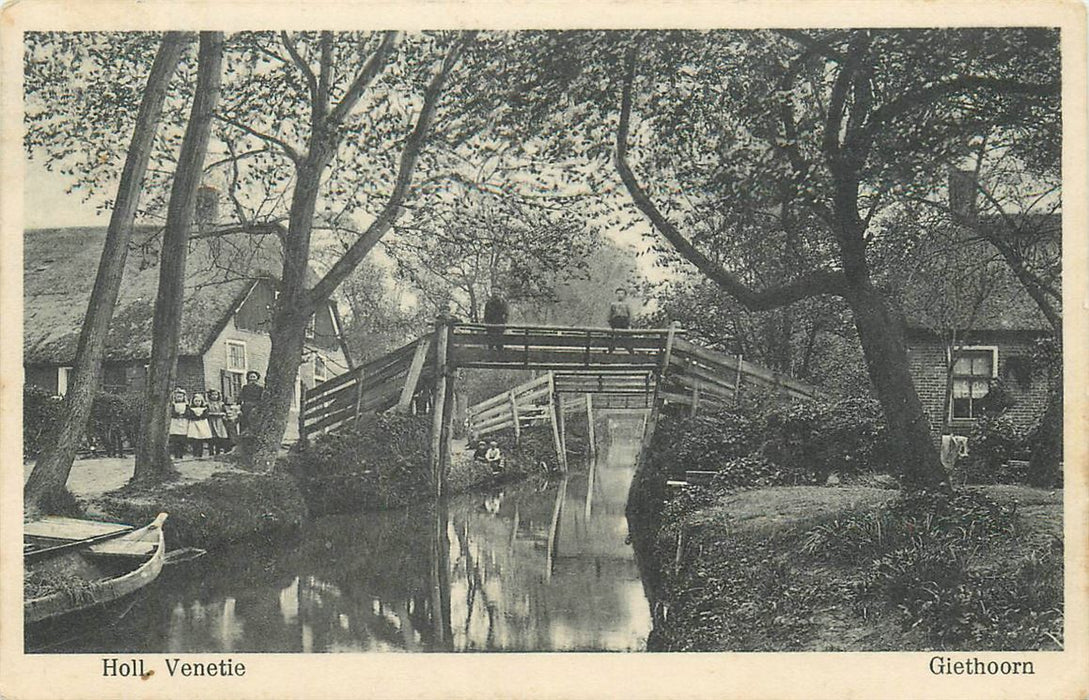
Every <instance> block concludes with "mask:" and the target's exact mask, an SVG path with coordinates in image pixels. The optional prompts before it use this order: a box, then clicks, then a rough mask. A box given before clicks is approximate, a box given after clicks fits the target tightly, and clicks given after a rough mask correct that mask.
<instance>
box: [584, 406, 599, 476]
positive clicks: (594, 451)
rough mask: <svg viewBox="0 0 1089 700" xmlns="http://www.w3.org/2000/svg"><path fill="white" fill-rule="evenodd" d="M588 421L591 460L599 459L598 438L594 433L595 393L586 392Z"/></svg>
mask: <svg viewBox="0 0 1089 700" xmlns="http://www.w3.org/2000/svg"><path fill="white" fill-rule="evenodd" d="M586 423H587V424H588V425H589V426H590V427H589V430H587V434H588V435H589V440H590V460H591V461H593V460H595V459H597V438H596V436H595V434H594V395H593V394H586Z"/></svg>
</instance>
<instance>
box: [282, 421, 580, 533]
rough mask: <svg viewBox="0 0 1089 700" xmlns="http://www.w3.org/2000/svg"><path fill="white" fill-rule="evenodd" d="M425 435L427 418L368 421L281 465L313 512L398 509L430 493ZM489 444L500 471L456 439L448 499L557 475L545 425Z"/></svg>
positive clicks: (428, 425) (325, 438)
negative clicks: (498, 453) (500, 459)
mask: <svg viewBox="0 0 1089 700" xmlns="http://www.w3.org/2000/svg"><path fill="white" fill-rule="evenodd" d="M430 435H431V418H430V416H398V415H377V416H368V417H365V418H363V419H361V420H360V421H359V422H358V423H357V424H355V425H354V426H351V427H347V428H344V429H341V430H339V431H338V432H337V433H331V434H328V435H321V436H318V437H316V438H315V439H314V440H313V441H312V442H311V444H310V445H309V446H308V447H307V448H306V449H305V450H302V451H293V452H292V453H291V454H290V455H289V456H288V457H287V458H286V460H285V466H286V469H287V471H288V472H289V473H290V474H291V475H292V476H293V477H294V478H295V479H296V481H297V483H298V484H299V488H300V489H301V491H302V493H303V496H304V498H305V500H306V503H307V505H308V507H309V509H310V512H311V513H312V514H314V515H322V514H332V513H347V512H355V511H359V510H386V509H390V508H397V507H401V506H405V505H407V504H409V503H413V502H416V501H421V500H426V499H428V498H430V497H431V496H432V485H431V473H430V467H429V462H428V455H429V450H430V445H431V437H430ZM488 440H489V441H490V440H495V441H496V442H498V443H499V444H500V448H501V449H502V451H503V454H504V458H505V468H504V469H503V471H502V473H500V474H498V475H496V474H493V473H492V471H491V469H490V468H489V467H487V466H486V465H482V464H478V463H475V462H474V461H473V459H472V453H471V451H466V450H465V449H464V441H459V443H460V444H456V445H455V446H454V447H455V449H454V450H453V455H452V459H451V464H450V469H449V471H448V472H447V480H446V493H447V494H448V495H454V494H458V493H464V492H466V491H470V490H473V489H481V488H491V487H494V486H497V485H499V484H502V483H511V482H514V481H519V480H521V479H524V478H526V477H527V476H531V475H541V474H549V473H552V472H555V471H557V470H558V465H557V463H556V453H555V449H554V447H553V442H552V434H551V430H550V428H548V427H547V426H546V427H539V426H538V427H532V428H528V429H525V430H523V431H522V435H521V440H520V441H519V442H518V444H516V443H515V439H514V434H513V432H510V433H509V434H508V433H496V434H493V435H489V436H488ZM583 449H585V447H583Z"/></svg>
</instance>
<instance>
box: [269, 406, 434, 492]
mask: <svg viewBox="0 0 1089 700" xmlns="http://www.w3.org/2000/svg"><path fill="white" fill-rule="evenodd" d="M430 431H431V418H430V417H429V416H401V415H395V414H380V415H373V414H372V415H369V416H364V417H361V419H360V420H359V421H358V422H357V423H355V424H354V425H351V426H346V427H344V428H341V429H340V430H338V431H337V432H335V433H328V434H326V435H319V436H317V437H315V438H314V439H313V440H312V441H311V444H310V445H309V446H308V447H307V448H306V449H305V450H302V451H298V452H294V453H292V455H291V457H290V458H289V460H288V468H289V470H290V471H291V473H292V474H293V475H294V476H295V478H296V479H297V480H298V482H299V485H300V487H301V488H302V491H303V494H304V495H305V496H306V500H307V504H308V505H309V506H310V509H311V511H312V512H314V513H336V512H345V511H349V510H358V509H360V508H371V509H378V508H390V507H395V506H399V505H403V504H405V503H408V502H410V501H412V500H415V499H418V498H422V497H426V496H427V495H428V494H429V493H430V489H431V476H430V473H429V470H428V453H429V450H430V445H431V441H430Z"/></svg>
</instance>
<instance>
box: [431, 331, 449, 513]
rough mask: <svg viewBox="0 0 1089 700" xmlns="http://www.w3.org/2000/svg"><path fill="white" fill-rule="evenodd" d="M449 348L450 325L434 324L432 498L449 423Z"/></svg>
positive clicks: (440, 477)
mask: <svg viewBox="0 0 1089 700" xmlns="http://www.w3.org/2000/svg"><path fill="white" fill-rule="evenodd" d="M449 345H450V324H449V321H447V320H446V319H440V320H438V321H436V322H435V400H434V404H433V405H432V407H431V457H430V461H431V464H430V466H431V483H432V487H433V489H434V493H435V496H436V497H441V496H442V494H443V491H444V490H445V489H444V486H445V484H443V481H444V477H445V471H446V470H445V462H446V442H447V440H449V435H447V434H446V433H447V424H448V423H449V422H450V414H449V410H450V407H449V406H448V404H449V400H448V399H449V398H450V397H449V396H448V394H449V393H450V380H449V378H448V377H447V376H446V375H447V373H448V367H447V357H446V355H447V351H448V349H449Z"/></svg>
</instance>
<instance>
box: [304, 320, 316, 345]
mask: <svg viewBox="0 0 1089 700" xmlns="http://www.w3.org/2000/svg"><path fill="white" fill-rule="evenodd" d="M316 318H317V316H311V317H310V320H309V321H307V322H306V339H307V340H313V339H314V331H315V326H316V322H315V319H316Z"/></svg>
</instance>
